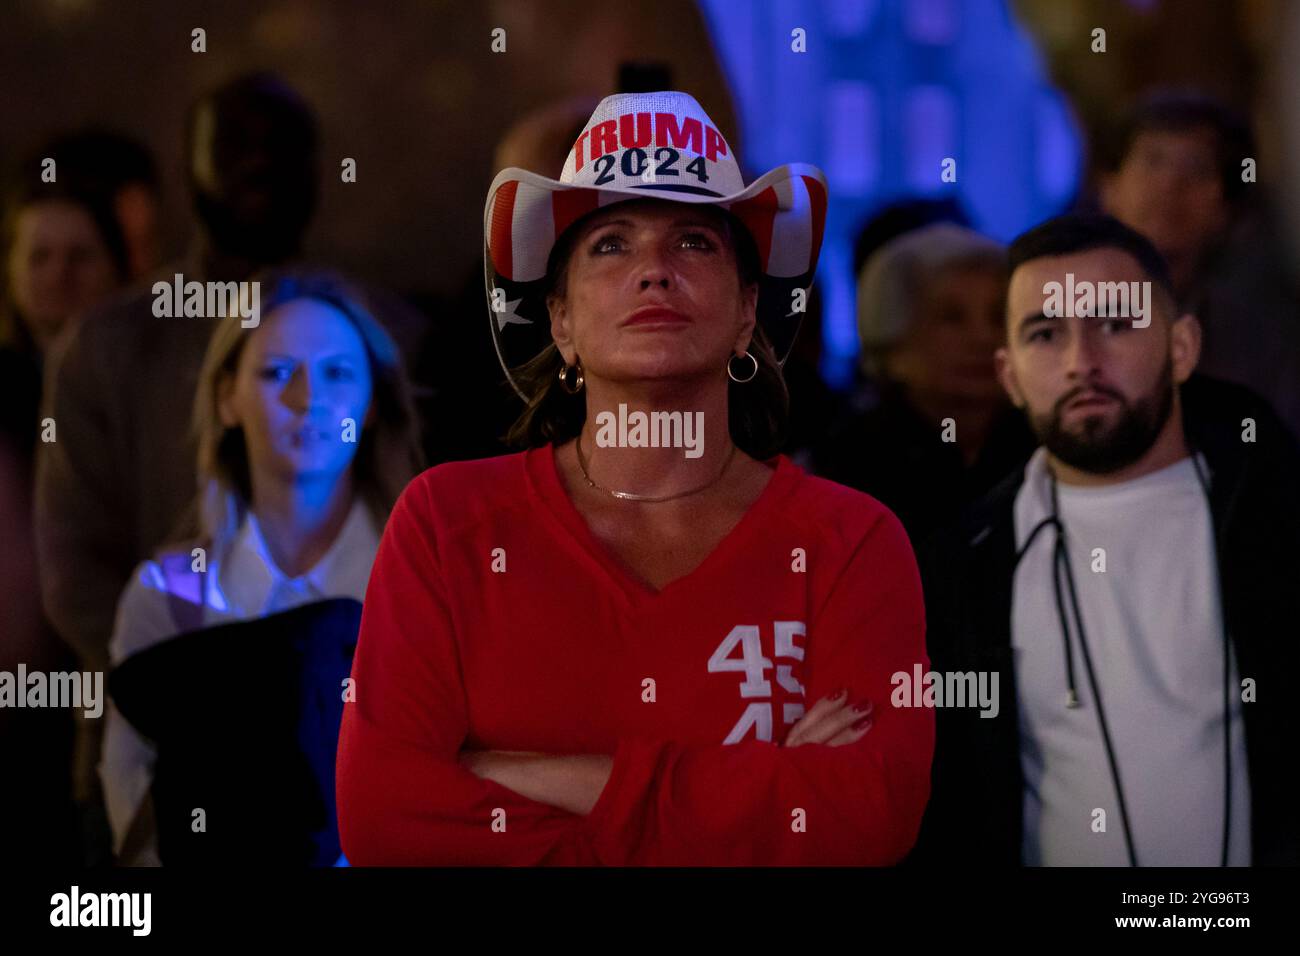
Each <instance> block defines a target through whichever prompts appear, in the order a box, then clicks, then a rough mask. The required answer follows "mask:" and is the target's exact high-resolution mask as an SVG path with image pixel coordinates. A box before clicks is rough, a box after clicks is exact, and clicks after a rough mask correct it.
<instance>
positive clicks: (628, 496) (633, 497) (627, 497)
mask: <svg viewBox="0 0 1300 956" xmlns="http://www.w3.org/2000/svg"><path fill="white" fill-rule="evenodd" d="M574 447H575V448H576V449H577V451H578V467H579V468H581V469H582V477H583V478H585V479H586V480H587V484H588V485H590V486H591V487H592V488H594V489H595V490H596V491H601V492H604V493H605V494H607V495H611V496H613V497H615V498H621V499H623V500H624V501H645V502H656V501H672V500H673V499H674V498H685V497H686V496H687V495H697V494H699V493H700V492H701V491H704V490H706V489H708V488H712V487H713V486H714V485H716V484H717V483H718V482H719V481H721V480H722V476H723V475H725V474H726V473H727V467H728V466H729V465H730V464H731V459H732V458H733V457H734V456H735V454H736V446H735V445H734V444H733V445H732V446H731V451H729V452H727V458H726V460H725V461H724V462H723V463H722V470H721V471H719V472H718V474H717V476H716V477H714V478H712V479H710V480H709V481H708V482H707V483H705V484H703V485H700V487H698V488H691V489H689V490H687V491H678V492H675V493H674V494H671V495H637V494H633V493H632V492H630V491H615V490H613V489H612V488H606V487H604V486H602V485H598V484H596V483H595V482H594V481H592V480H591V475H590V474H588V473H587V459H586V457H585V456H584V455H583V454H582V435H581V433H580V434H579V435H578V437H577V438H576V439H574Z"/></svg>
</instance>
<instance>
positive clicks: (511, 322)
mask: <svg viewBox="0 0 1300 956" xmlns="http://www.w3.org/2000/svg"><path fill="white" fill-rule="evenodd" d="M630 199H662V200H668V201H671V202H681V203H692V204H709V205H715V206H720V207H721V208H723V209H726V210H727V211H729V212H730V213H731V214H732V215H733V216H735V217H736V218H737V219H739V220H740V222H741V223H742V224H743V225H744V226H745V228H746V229H748V230H749V233H750V235H751V236H752V237H753V239H754V245H755V247H756V248H757V249H758V255H759V267H760V271H761V273H762V275H761V277H760V280H759V292H758V306H757V313H758V314H757V319H758V323H759V324H760V325H761V326H762V328H763V330H764V332H765V333H766V334H767V337H768V339H769V341H771V343H772V347H773V349H774V350H775V352H776V357H777V360H778V361H779V362H781V363H784V362H785V359H786V358H787V356H788V355H789V354H790V347H791V346H792V345H793V344H794V338H795V334H796V333H797V332H798V329H799V323H800V320H801V319H802V318H803V312H802V310H795V309H793V308H792V303H793V302H794V292H795V290H796V289H805V290H806V289H808V288H809V286H811V285H812V280H813V273H814V272H816V270H817V256H818V253H819V252H820V250H821V242H822V232H823V229H824V227H825V222H826V177H825V175H824V174H823V173H822V171H821V170H820V169H818V168H817V167H816V166H811V165H809V164H806V163H790V164H787V165H785V166H779V167H777V168H776V169H774V170H772V171H771V172H769V173H765V174H764V175H762V176H760V177H759V178H758V179H756V180H754V182H752V183H751V184H749V185H748V186H746V185H745V182H744V179H743V178H742V176H741V174H740V165H739V163H737V161H736V157H735V155H734V153H733V152H732V150H731V146H730V145H729V144H728V143H727V141H726V139H725V138H724V137H723V136H722V134H721V133H720V132H719V131H718V128H717V127H716V126H714V124H713V121H712V120H711V119H709V116H708V114H707V113H705V112H704V109H703V108H702V107H701V106H700V104H699V103H697V102H696V101H695V98H694V97H692V96H690V95H689V94H687V93H678V92H673V91H665V92H659V93H620V94H617V95H614V96H607V97H605V99H603V100H601V102H600V105H599V106H597V107H596V111H595V112H594V113H592V114H591V119H589V120H588V121H587V125H586V127H585V128H584V129H583V131H582V134H581V135H580V136H579V137H578V139H577V140H576V141H575V142H574V144H573V148H572V149H571V150H570V151H569V156H568V158H567V159H566V160H565V163H564V168H563V170H561V172H560V178H559V179H558V180H554V179H548V178H546V177H545V176H539V175H537V174H536V173H530V172H528V171H527V170H523V169H518V168H514V167H512V168H510V169H503V170H502V171H501V172H500V173H499V174H498V175H497V177H496V179H494V180H493V181H492V185H491V187H490V188H489V189H488V196H487V204H486V205H485V207H484V210H483V264H484V273H485V277H486V281H487V298H488V315H489V318H490V320H491V323H492V338H493V341H494V342H495V344H496V349H497V357H498V359H500V361H501V366H502V368H503V369H504V370H505V372H506V377H507V378H508V379H509V380H510V384H511V385H512V386H514V388H515V391H516V392H519V394H520V396H521V397H523V398H524V399H525V400H527V399H528V397H529V396H526V395H524V394H523V392H522V391H521V390H520V387H519V385H518V383H517V382H516V381H515V378H514V375H513V374H512V373H513V371H514V370H515V369H518V368H519V367H520V366H522V365H524V364H525V363H527V362H528V361H530V360H531V359H533V358H535V357H536V356H537V355H538V354H539V353H540V352H541V351H542V350H543V349H545V348H546V347H547V346H548V345H550V344H551V341H552V339H551V326H550V316H549V314H548V312H547V309H546V303H545V301H544V298H543V291H544V287H545V278H546V265H547V260H548V258H549V257H550V254H551V250H552V249H553V248H554V247H555V244H556V242H557V241H558V239H559V238H560V236H561V235H563V234H564V232H565V230H567V229H568V228H569V227H571V226H572V225H573V224H574V223H576V222H577V221H578V220H579V219H581V218H582V217H583V216H585V215H587V214H588V213H591V212H595V211H596V210H597V209H600V208H603V207H605V206H608V205H611V204H613V203H617V202H626V201H627V200H630Z"/></svg>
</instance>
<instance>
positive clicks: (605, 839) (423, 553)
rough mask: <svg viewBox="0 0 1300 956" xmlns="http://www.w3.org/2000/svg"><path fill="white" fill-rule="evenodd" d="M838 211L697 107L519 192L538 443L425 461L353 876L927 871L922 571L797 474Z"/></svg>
mask: <svg viewBox="0 0 1300 956" xmlns="http://www.w3.org/2000/svg"><path fill="white" fill-rule="evenodd" d="M825 208H826V192H825V183H824V179H823V176H822V174H821V172H820V171H819V170H817V169H815V168H814V167H811V166H806V165H790V166H784V167H781V168H779V169H776V170H773V171H772V172H770V173H768V174H767V175H765V176H763V177H761V178H760V179H758V180H757V181H755V182H754V183H753V184H751V185H749V186H748V187H746V186H745V184H744V182H743V181H742V179H741V176H740V171H739V167H738V165H737V163H736V160H735V158H734V156H733V155H732V154H731V151H730V148H729V146H728V145H727V143H726V141H725V140H724V139H723V138H722V136H721V134H720V133H718V131H717V130H716V128H714V127H713V125H712V123H711V121H710V120H709V118H708V116H707V115H705V113H704V111H703V109H701V107H700V106H699V104H698V103H696V102H695V100H694V99H692V98H691V97H690V96H687V95H685V94H682V93H675V92H662V93H649V94H623V95H618V96H611V97H608V98H606V99H605V100H603V101H602V102H601V104H600V105H599V106H598V107H597V110H596V112H595V113H594V114H593V116H592V118H591V120H590V122H589V123H588V125H587V128H586V129H585V131H584V132H583V133H582V135H581V136H580V137H579V139H578V141H577V142H576V143H575V144H574V149H573V151H572V152H571V153H570V155H569V158H568V161H567V162H566V164H565V168H564V170H563V172H562V174H561V177H560V179H559V181H554V180H549V179H545V178H544V177H541V176H537V175H535V174H531V173H527V172H525V171H523V170H519V169H507V170H504V171H503V172H502V173H501V174H500V175H499V176H498V177H497V178H496V180H495V181H494V182H493V184H492V187H491V189H490V191H489V195H488V200H487V206H486V210H485V228H484V234H485V265H486V273H487V286H488V288H487V293H488V306H489V317H490V320H491V323H492V330H493V335H494V340H495V342H496V346H497V353H498V355H499V357H500V358H501V361H502V365H503V367H504V369H505V371H506V374H507V377H508V378H509V380H510V382H511V384H512V385H513V386H514V387H515V389H516V391H518V392H519V393H520V395H521V397H522V398H523V399H524V400H525V402H526V403H527V404H526V409H525V411H524V413H523V415H522V416H521V418H520V420H519V422H518V423H517V424H516V426H515V428H514V430H513V432H512V435H513V437H515V438H516V439H518V440H520V441H521V442H522V443H523V444H524V445H525V446H526V447H527V449H528V450H527V451H525V452H522V453H520V454H516V455H510V456H505V457H501V458H493V459H485V460H481V461H473V462H457V463H451V464H446V465H441V466H439V467H437V468H433V469H430V470H429V471H426V472H425V473H424V474H423V475H421V476H420V477H419V478H417V479H416V480H415V481H413V482H412V483H411V484H410V485H409V486H408V487H407V489H406V491H405V492H404V493H403V495H402V498H401V500H400V501H399V503H398V505H397V507H396V509H395V511H394V513H393V516H392V518H391V519H390V521H389V524H388V526H387V528H386V530H385V533H384V538H383V541H382V543H381V545H380V551H379V554H378V556H377V558H376V562H375V566H374V571H373V574H372V577H371V582H370V586H369V588H368V590H367V594H366V600H365V611H364V616H363V620H362V626H361V636H360V639H359V643H358V648H357V654H356V659H355V661H354V665H353V678H354V686H355V701H352V702H349V703H348V704H346V705H345V708H344V718H343V727H342V732H341V738H340V744H339V760H338V772H337V781H338V812H339V829H340V835H341V838H342V844H343V848H344V852H345V853H346V854H347V856H348V858H349V859H350V860H351V861H352V862H353V863H354V864H362V865H365V864H417V865H420V864H422V865H448V864H450V865H456V864H506V865H517V864H537V863H555V864H576V865H594V864H615V865H629V864H630V865H645V864H650V865H653V864H669V865H674V864H678V865H692V864H748V865H764V864H814V865H816V864H887V863H893V862H895V861H897V860H899V859H900V858H901V857H902V856H903V855H904V854H905V853H906V852H907V851H908V850H909V849H910V847H911V846H912V843H913V841H914V839H915V836H916V832H917V827H918V825H919V822H920V818H921V813H922V811H923V809H924V806H925V803H926V799H927V797H928V792H929V767H930V757H931V753H932V749H933V733H934V730H933V715H932V714H931V713H930V712H929V711H928V710H927V709H924V708H920V709H910V708H907V707H906V706H905V704H906V703H910V700H911V698H910V695H908V696H907V698H906V700H905V703H904V706H900V707H891V706H890V705H889V702H890V699H891V683H896V681H893V680H891V678H892V677H893V675H896V674H898V673H902V674H904V675H910V674H911V673H912V672H913V667H914V665H918V664H919V665H920V666H921V668H922V670H926V669H928V662H927V660H926V657H925V650H924V640H923V631H924V623H923V611H922V602H921V589H920V583H919V578H918V575H917V571H916V565H915V561H914V559H913V556H912V551H911V548H910V546H909V544H908V541H907V538H906V536H905V535H904V533H903V531H902V528H901V526H900V525H899V523H898V521H897V520H896V519H895V518H894V516H893V515H892V514H890V513H889V511H887V510H886V509H885V508H884V507H883V506H881V505H880V504H879V503H878V502H876V501H875V500H873V499H871V498H869V497H867V496H866V495H863V494H860V493H858V492H855V491H852V490H850V489H847V488H844V487H842V486H839V485H835V484H831V483H829V482H826V481H822V480H820V479H816V478H812V477H809V476H807V475H805V474H804V473H803V472H801V471H800V470H799V469H798V468H797V467H796V466H795V465H794V464H793V463H792V462H791V461H790V460H789V459H788V458H787V457H785V456H783V455H780V454H777V449H778V447H779V445H780V441H781V432H782V429H783V426H784V421H785V417H786V406H787V400H786V394H785V389H784V385H783V383H782V380H781V372H780V363H781V361H783V359H784V357H785V355H786V354H788V351H789V347H790V344H791V342H792V340H793V337H794V332H795V330H796V329H797V324H798V319H799V316H800V313H801V305H802V295H801V290H804V289H806V288H807V286H808V285H809V284H810V283H811V280H812V274H813V271H814V269H815V267H816V260H817V252H818V247H819V245H820V240H821V232H822V224H823V221H824V214H825ZM638 414H639V415H640V417H639V418H638V417H637V416H638ZM615 422H617V426H615ZM692 423H697V424H698V431H697V433H696V434H693V435H692V434H690V431H691V428H690V426H691V424H692ZM688 439H689V440H688ZM873 705H874V706H873Z"/></svg>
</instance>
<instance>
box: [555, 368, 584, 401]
mask: <svg viewBox="0 0 1300 956" xmlns="http://www.w3.org/2000/svg"><path fill="white" fill-rule="evenodd" d="M570 372H574V373H575V378H574V381H573V384H572V385H570V384H569V373H570ZM583 381H584V379H583V377H582V363H581V362H575V363H574V364H573V365H561V366H560V388H562V389H564V390H565V391H566V392H568V393H569V394H570V395H577V394H578V393H579V392H581V391H582V383H583Z"/></svg>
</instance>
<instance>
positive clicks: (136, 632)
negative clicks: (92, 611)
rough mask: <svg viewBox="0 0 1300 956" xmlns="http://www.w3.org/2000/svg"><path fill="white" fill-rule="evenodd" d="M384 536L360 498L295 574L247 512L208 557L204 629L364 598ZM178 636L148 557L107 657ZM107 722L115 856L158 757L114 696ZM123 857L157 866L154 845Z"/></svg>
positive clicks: (158, 568) (117, 658)
mask: <svg viewBox="0 0 1300 956" xmlns="http://www.w3.org/2000/svg"><path fill="white" fill-rule="evenodd" d="M379 537H380V529H378V528H376V527H375V521H374V519H373V518H372V517H371V514H370V510H369V508H367V507H366V505H365V502H364V501H363V500H362V499H361V498H360V497H359V496H358V497H357V498H356V500H355V501H354V502H353V505H352V509H351V511H350V512H349V513H348V517H347V520H346V521H345V522H344V524H343V528H342V529H341V530H340V532H339V534H338V536H337V537H336V538H335V539H334V542H333V543H332V544H331V545H330V547H329V550H327V551H326V552H325V554H324V555H323V556H322V557H321V559H320V560H319V561H317V562H316V564H315V565H313V566H312V567H311V568H310V569H309V570H308V571H307V572H306V573H305V574H302V575H300V576H299V577H296V578H289V577H287V576H286V575H285V574H284V572H283V571H281V570H280V569H279V568H278V567H277V566H276V564H275V560H274V559H273V558H272V557H271V554H270V551H269V550H268V549H267V546H266V541H265V539H264V538H263V536H262V531H261V527H260V526H259V524H258V521H257V518H256V516H254V514H253V513H252V511H249V512H248V513H247V514H246V516H245V518H244V522H243V524H242V525H240V528H239V530H238V532H237V533H236V535H235V538H234V540H233V541H232V542H231V543H230V546H229V547H228V548H226V549H225V552H224V553H223V554H217V555H209V556H208V560H207V573H206V574H205V575H203V579H204V580H205V586H204V588H203V602H202V606H201V608H199V609H198V610H199V612H201V613H200V623H199V625H198V626H199V627H211V626H213V625H216V624H226V623H230V622H232V621H242V620H249V619H252V618H258V617H265V616H267V615H269V614H275V613H277V612H279V611H284V610H288V609H290V608H293V607H297V606H299V605H302V604H308V603H310V602H312V601H321V600H325V599H327V598H335V597H352V598H355V599H356V600H358V601H360V600H363V599H364V598H365V593H366V583H367V582H368V581H369V578H370V567H371V565H372V564H373V563H374V559H375V552H376V551H377V550H378V548H379ZM177 633H178V627H177V623H176V621H175V619H174V618H173V616H172V610H171V599H170V598H169V594H168V583H167V578H166V575H165V574H164V572H163V568H162V564H161V561H154V560H150V561H145V562H143V563H142V564H141V565H140V566H139V567H138V568H136V571H135V573H134V574H133V575H132V577H131V581H130V583H129V584H128V585H127V587H126V590H125V591H124V592H123V593H122V598H121V600H120V601H119V602H118V607H117V618H116V622H115V625H114V628H113V637H112V640H111V641H110V642H109V657H110V659H111V661H112V663H113V664H114V665H117V664H119V663H121V662H122V661H124V660H125V659H126V658H128V657H130V656H131V655H132V654H136V653H138V652H140V651H142V650H144V649H145V648H147V647H152V646H153V645H155V644H158V643H160V642H161V641H164V640H166V639H167V638H169V637H173V636H175V635H176V634H177ZM107 720H108V723H107V725H106V727H105V733H104V750H103V755H102V757H101V760H100V765H99V774H100V779H101V780H102V782H103V786H104V802H105V805H106V808H107V810H108V819H109V823H110V825H111V826H112V830H113V850H114V852H115V853H116V852H120V851H121V849H122V844H123V842H124V841H125V839H126V835H127V832H128V830H129V828H130V826H131V821H132V820H133V819H134V817H135V815H136V812H137V810H138V808H139V806H140V802H141V801H142V800H143V799H144V795H145V794H146V793H147V792H148V790H149V787H150V786H151V784H152V781H153V763H154V758H155V756H156V754H155V751H154V748H153V746H152V744H151V743H150V742H149V741H148V740H147V739H146V738H145V737H143V736H141V735H140V734H139V733H137V732H136V730H135V729H134V728H133V727H132V726H131V725H130V724H129V723H127V721H126V719H125V718H123V717H122V715H121V713H120V712H119V711H118V710H117V708H116V707H115V706H114V705H113V703H112V701H111V700H110V702H109V707H108V714H107ZM124 862H134V863H136V864H145V865H149V864H152V865H157V863H158V859H157V854H156V847H152V846H151V847H150V849H149V851H148V852H147V853H146V854H145V855H143V856H142V857H141V858H139V859H137V860H134V861H124Z"/></svg>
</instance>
